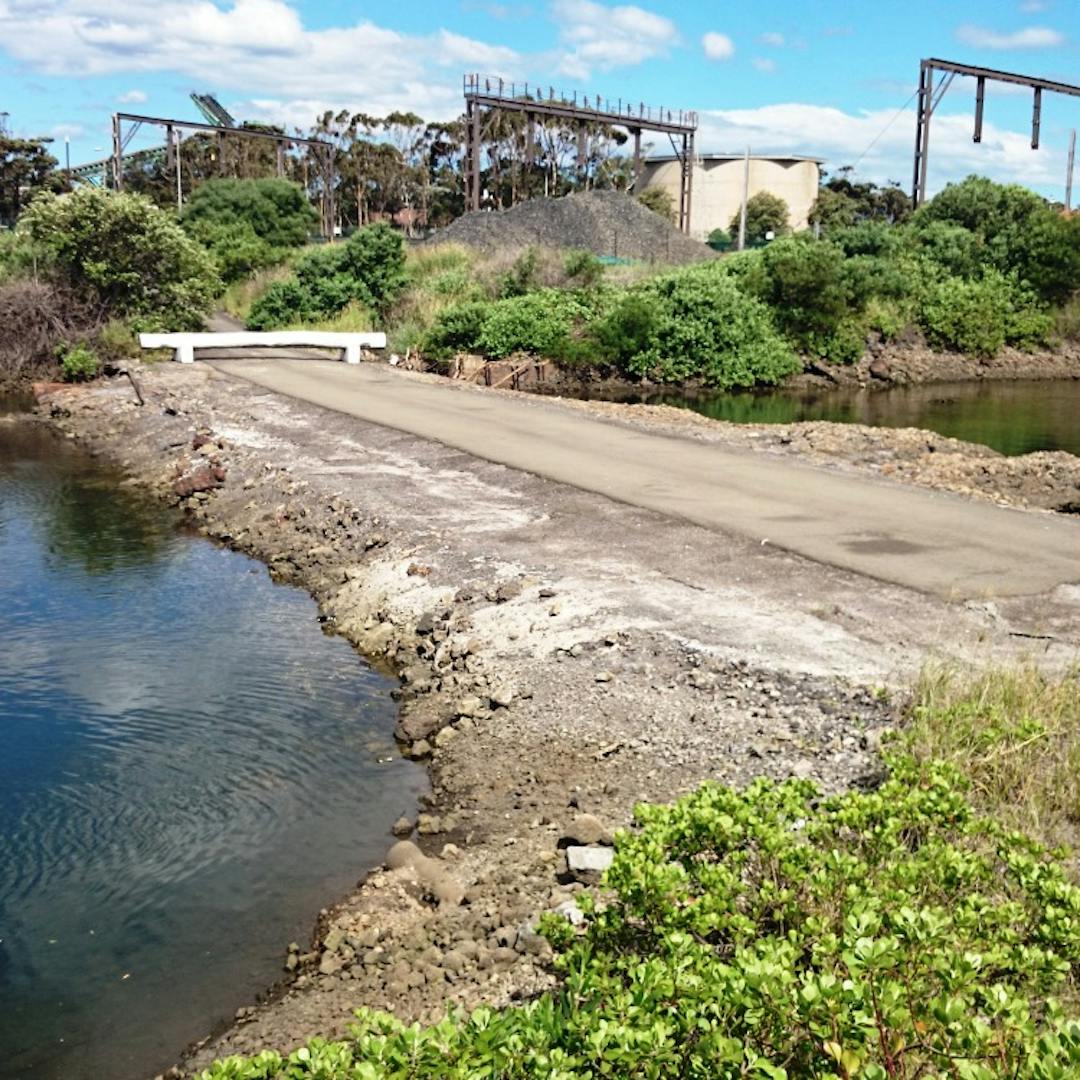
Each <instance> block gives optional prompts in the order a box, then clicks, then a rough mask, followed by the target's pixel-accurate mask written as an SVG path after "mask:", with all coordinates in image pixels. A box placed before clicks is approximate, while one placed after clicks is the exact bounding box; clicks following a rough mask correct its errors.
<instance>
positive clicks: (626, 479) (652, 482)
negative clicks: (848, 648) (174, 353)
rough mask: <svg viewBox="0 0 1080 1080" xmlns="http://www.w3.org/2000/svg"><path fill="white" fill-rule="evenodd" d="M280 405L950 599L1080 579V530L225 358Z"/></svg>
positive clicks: (457, 394)
mask: <svg viewBox="0 0 1080 1080" xmlns="http://www.w3.org/2000/svg"><path fill="white" fill-rule="evenodd" d="M213 363H214V366H215V367H217V368H219V370H221V371H223V372H225V373H227V374H229V375H232V376H237V377H240V378H244V379H247V380H250V381H251V382H253V383H256V384H257V385H259V386H263V387H265V388H267V389H269V390H272V391H274V392H276V393H279V394H285V395H288V396H291V397H294V398H298V399H299V400H301V401H306V402H310V403H312V404H315V405H320V406H323V407H325V408H328V409H334V410H336V411H338V412H341V413H346V414H348V415H351V416H355V417H358V418H360V419H362V420H365V421H369V422H371V423H374V424H380V425H383V426H385V427H390V428H395V429H397V430H399V431H405V432H408V433H410V434H412V435H415V436H419V437H421V438H426V439H432V440H435V441H437V442H440V443H443V444H445V445H447V446H451V447H454V448H455V449H458V450H461V451H464V452H466V453H468V454H472V455H474V456H476V457H480V458H484V459H486V460H488V461H493V462H497V463H500V464H503V465H506V466H509V467H510V468H513V469H522V470H524V471H526V472H530V473H533V474H535V475H539V476H543V477H546V478H548V479H550V480H554V481H557V482H559V483H563V484H571V485H573V486H575V487H577V488H581V489H584V490H586V491H592V492H596V493H597V494H599V495H603V496H606V497H607V498H610V499H615V500H618V501H619V502H623V503H629V504H631V505H634V506H638V507H643V508H645V509H648V510H653V511H656V512H658V513H661V514H667V515H673V516H677V517H679V518H683V519H686V520H688V521H692V522H694V523H695V524H697V525H701V526H704V527H706V528H709V529H717V530H721V531H725V532H731V533H737V534H740V535H743V536H747V537H751V538H753V539H754V540H757V541H760V542H761V543H762V544H772V545H775V546H776V547H778V548H783V549H785V550H787V551H791V552H794V553H796V554H799V555H803V556H805V557H807V558H809V559H813V560H816V561H818V562H821V563H826V564H829V565H832V566H837V567H841V568H844V569H847V570H852V571H855V572H857V573H859V574H865V575H868V576H870V577H873V578H877V579H879V580H882V581H887V582H892V583H894V584H897V585H904V586H907V587H910V588H913V589H918V590H921V591H924V592H929V593H934V594H936V595H938V596H942V597H944V598H946V599H953V600H959V599H968V598H975V599H984V598H992V597H1001V596H1020V595H1026V594H1034V593H1042V592H1046V591H1048V590H1050V589H1052V588H1054V587H1055V586H1057V585H1061V584H1066V583H1074V582H1080V523H1078V522H1076V521H1070V520H1067V519H1065V518H1061V517H1055V516H1054V515H1052V514H1048V513H1035V512H1027V511H1021V510H1011V509H1006V508H1002V507H997V506H994V505H992V504H989V503H983V502H977V501H971V500H967V499H964V498H962V497H960V496H955V495H950V494H947V493H944V492H937V491H931V490H928V489H925V488H919V487H914V486H907V485H904V484H901V483H898V482H890V481H887V480H878V479H876V478H873V477H861V476H852V475H850V474H847V473H839V472H832V471H830V470H827V469H823V468H818V467H814V466H811V465H801V464H798V463H793V462H791V461H789V460H780V459H774V458H770V457H768V456H766V455H763V454H756V453H739V452H733V451H730V450H726V449H722V448H720V447H718V446H715V445H710V444H708V443H704V442H700V441H697V440H694V439H690V438H679V437H677V436H667V435H660V434H655V433H652V432H647V431H644V430H635V429H633V428H630V427H627V426H623V425H619V424H615V423H610V422H607V421H604V420H601V419H597V418H595V417H593V416H590V415H589V414H587V413H585V412H583V411H580V410H576V409H569V408H565V407H562V406H560V405H559V404H558V403H557V402H553V401H548V400H544V399H538V398H524V397H522V398H516V397H514V396H511V395H509V394H499V393H488V392H483V391H477V390H473V389H471V388H468V387H458V386H453V385H439V384H438V383H436V382H433V381H431V380H429V379H424V378H418V377H415V376H411V375H409V374H408V373H405V372H400V371H396V370H395V369H393V368H391V367H387V366H382V365H376V364H361V365H359V366H358V367H353V366H348V365H345V364H342V363H339V362H337V361H330V360H316V359H310V358H305V359H273V360H266V359H258V360H252V359H237V360H218V361H213Z"/></svg>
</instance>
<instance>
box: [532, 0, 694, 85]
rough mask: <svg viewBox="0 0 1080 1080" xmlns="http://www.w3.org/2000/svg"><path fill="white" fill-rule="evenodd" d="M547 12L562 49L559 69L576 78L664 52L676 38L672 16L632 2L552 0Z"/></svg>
mask: <svg viewBox="0 0 1080 1080" xmlns="http://www.w3.org/2000/svg"><path fill="white" fill-rule="evenodd" d="M551 12H552V16H553V17H554V19H555V21H556V22H557V23H558V24H559V39H560V42H561V44H562V46H563V47H564V49H565V50H566V52H565V55H563V56H562V57H560V58H559V62H558V66H557V70H558V71H559V72H561V73H562V74H564V75H569V76H570V77H571V78H575V79H585V78H588V77H589V74H590V73H591V72H592V71H593V70H594V69H596V70H599V71H611V70H612V69H614V68H617V67H630V66H633V65H635V64H640V63H642V62H643V61H645V60H651V59H652V58H653V57H656V56H666V55H667V54H668V53H669V52H670V50H671V49H672V47H673V46H675V45H677V44H678V42H679V31H678V29H677V28H676V26H675V24H674V23H673V22H672V21H671V20H670V19H668V18H665V17H664V16H663V15H657V14H655V13H654V12H651V11H646V10H645V9H644V8H640V7H635V6H633V5H630V4H626V5H619V6H615V7H607V6H606V5H604V4H598V3H595V2H594V0H555V2H554V3H553V4H552V6H551Z"/></svg>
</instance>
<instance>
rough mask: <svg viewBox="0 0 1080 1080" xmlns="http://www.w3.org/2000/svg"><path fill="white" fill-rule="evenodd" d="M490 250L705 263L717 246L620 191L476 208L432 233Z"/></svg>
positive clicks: (440, 239)
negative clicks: (584, 252) (538, 249)
mask: <svg viewBox="0 0 1080 1080" xmlns="http://www.w3.org/2000/svg"><path fill="white" fill-rule="evenodd" d="M442 241H454V242H456V243H459V244H467V245H469V246H470V247H476V248H483V249H485V250H489V251H498V250H507V249H510V250H513V249H516V248H525V247H529V246H531V245H534V244H538V245H540V246H542V247H553V248H566V249H569V248H575V249H582V248H584V249H586V250H588V251H591V252H593V253H594V254H596V255H610V256H615V257H617V258H627V259H645V260H648V261H654V262H664V263H690V262H700V261H701V260H702V259H708V258H711V257H712V256H713V254H714V253H713V251H712V250H711V249H710V248H709V247H707V246H706V245H705V244H702V243H700V242H699V241H697V240H691V239H690V238H689V237H688V236H684V235H683V234H682V233H681V232H679V230H678V229H676V228H674V227H673V226H672V225H670V224H669V223H668V222H667V221H665V220H664V219H663V218H662V217H660V215H659V214H655V213H653V211H651V210H649V209H647V208H646V207H644V206H642V205H641V203H639V202H638V201H637V200H636V199H633V198H631V197H630V196H629V195H624V194H622V193H621V192H618V191H587V192H580V193H578V194H574V195H566V196H564V197H563V198H561V199H532V200H530V201H529V202H524V203H521V204H519V205H518V206H515V207H514V208H513V209H512V210H490V211H489V210H477V211H473V212H471V213H468V214H465V215H464V216H463V217H459V218H458V219H457V221H455V222H453V223H452V224H451V225H449V226H448V227H447V228H445V229H442V230H441V231H440V232H438V233H436V235H435V236H434V237H433V242H434V243H440V242H442Z"/></svg>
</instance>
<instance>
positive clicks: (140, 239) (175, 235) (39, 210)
mask: <svg viewBox="0 0 1080 1080" xmlns="http://www.w3.org/2000/svg"><path fill="white" fill-rule="evenodd" d="M19 228H20V230H21V231H23V232H24V233H25V235H27V236H28V237H30V239H31V240H32V241H33V243H34V244H35V246H36V249H37V251H38V252H40V254H41V256H42V258H43V260H44V263H45V265H43V266H42V267H41V269H42V270H43V271H47V272H48V273H49V274H50V275H52V276H53V277H54V278H55V279H56V280H57V281H58V282H59V283H60V284H62V285H64V286H66V287H68V288H70V289H72V290H73V291H74V292H75V293H76V294H77V295H79V296H81V297H83V298H84V299H86V300H87V301H88V302H90V303H92V304H94V305H95V306H97V307H98V308H99V309H100V310H101V311H102V312H104V313H106V314H109V315H117V316H123V317H126V318H129V319H130V320H131V321H132V323H133V324H135V325H137V326H138V327H139V328H141V329H146V330H156V329H160V330H188V329H196V328H198V327H200V326H201V325H202V321H203V318H204V317H205V316H206V315H207V314H209V312H210V310H211V307H212V301H213V297H214V295H215V293H216V292H217V291H218V287H219V284H220V283H219V281H218V278H217V274H216V273H215V269H214V266H213V264H212V262H211V260H210V257H209V255H208V254H207V253H206V252H205V250H204V249H203V248H202V247H200V246H199V244H197V243H196V242H195V241H194V240H192V239H191V237H190V236H188V235H187V233H185V232H184V230H183V229H182V228H181V227H180V226H179V225H178V224H177V223H176V221H175V220H174V218H173V217H172V216H171V215H170V214H167V213H166V212H165V211H163V210H159V209H158V208H157V207H156V206H155V205H154V204H153V203H152V202H150V200H149V199H146V198H143V197H142V196H140V195H128V194H118V193H115V192H110V191H104V190H101V189H99V188H92V187H83V188H80V189H79V190H78V191H76V192H74V193H73V194H71V195H65V196H63V197H58V196H55V195H51V194H44V195H40V196H38V198H37V199H35V200H34V202H33V203H31V205H30V206H29V207H28V208H27V210H26V211H25V213H24V214H23V216H22V218H21V219H20V223H19Z"/></svg>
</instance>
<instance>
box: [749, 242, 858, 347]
mask: <svg viewBox="0 0 1080 1080" xmlns="http://www.w3.org/2000/svg"><path fill="white" fill-rule="evenodd" d="M853 261H854V260H848V259H846V258H845V255H844V251H843V249H842V248H840V247H839V246H837V245H836V244H832V243H830V242H829V241H825V240H814V239H812V238H811V237H808V236H799V237H791V238H786V239H781V240H777V241H775V242H773V243H772V244H770V245H769V246H768V247H767V248H765V249H764V250H763V251H762V252H761V253H760V256H758V257H757V258H756V259H755V260H754V262H749V261H748V262H747V264H746V266H745V268H744V269H743V270H742V272H741V282H742V285H743V288H744V289H745V290H746V291H747V292H749V293H751V294H752V295H755V296H757V297H758V298H759V299H760V300H762V301H764V302H765V303H766V304H767V305H768V306H769V307H770V308H771V309H772V311H773V313H774V315H775V318H776V321H777V324H778V325H779V326H780V328H781V330H782V331H783V332H784V333H785V334H786V335H787V336H788V338H789V340H790V341H791V342H792V343H793V344H794V345H795V346H796V348H798V349H799V350H800V351H802V352H804V353H806V354H808V355H810V356H818V357H822V358H825V359H829V360H837V361H841V362H851V361H854V360H858V359H859V357H860V356H861V355H862V351H863V347H864V345H865V333H864V332H862V331H861V327H860V326H859V325H858V323H857V322H856V319H857V317H858V316H859V314H860V313H861V311H862V309H863V307H864V306H865V303H866V299H867V294H868V291H869V289H868V275H867V274H866V273H865V272H864V273H858V272H857V269H856V268H854V267H853V266H852V263H853ZM853 269H855V272H852V271H853Z"/></svg>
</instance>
